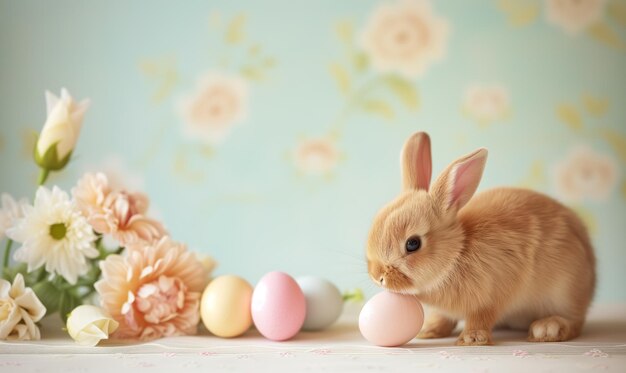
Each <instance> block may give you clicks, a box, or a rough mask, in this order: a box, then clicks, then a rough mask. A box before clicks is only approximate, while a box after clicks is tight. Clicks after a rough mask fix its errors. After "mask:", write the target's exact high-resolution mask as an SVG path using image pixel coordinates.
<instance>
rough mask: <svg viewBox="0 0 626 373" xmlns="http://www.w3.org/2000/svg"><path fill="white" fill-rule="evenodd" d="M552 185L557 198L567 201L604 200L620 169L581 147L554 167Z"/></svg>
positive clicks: (610, 190)
mask: <svg viewBox="0 0 626 373" xmlns="http://www.w3.org/2000/svg"><path fill="white" fill-rule="evenodd" d="M554 175H555V185H556V189H557V192H558V194H559V196H561V197H563V198H564V199H566V200H570V201H581V200H585V199H591V200H596V201H602V200H606V199H607V198H608V197H609V196H610V194H611V192H612V191H613V190H614V189H615V186H616V184H617V181H618V179H619V167H618V165H617V162H616V161H615V160H614V159H613V158H612V157H610V156H608V155H605V154H599V153H596V152H595V151H593V150H592V149H591V148H589V147H586V146H581V147H578V148H575V149H573V150H572V151H571V152H570V154H569V155H568V156H567V157H566V158H565V159H563V160H562V161H561V162H559V163H558V164H557V165H556V167H555V173H554Z"/></svg>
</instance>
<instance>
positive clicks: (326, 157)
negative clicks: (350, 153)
mask: <svg viewBox="0 0 626 373" xmlns="http://www.w3.org/2000/svg"><path fill="white" fill-rule="evenodd" d="M340 159H341V153H340V152H339V150H338V149H337V146H336V145H335V142H334V141H333V140H332V139H330V138H325V137H321V138H306V139H302V140H301V141H300V142H299V143H298V145H297V147H296V149H295V151H294V153H293V161H294V163H295V166H296V167H297V168H298V170H300V171H302V172H304V173H307V174H313V175H320V174H328V173H330V172H331V171H332V170H333V169H335V167H337V164H338V163H339V160H340Z"/></svg>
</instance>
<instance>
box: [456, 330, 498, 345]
mask: <svg viewBox="0 0 626 373" xmlns="http://www.w3.org/2000/svg"><path fill="white" fill-rule="evenodd" d="M492 344H493V343H492V342H491V332H490V331H488V330H464V331H463V332H462V333H461V335H459V338H458V339H457V340H456V345H457V346H486V345H492Z"/></svg>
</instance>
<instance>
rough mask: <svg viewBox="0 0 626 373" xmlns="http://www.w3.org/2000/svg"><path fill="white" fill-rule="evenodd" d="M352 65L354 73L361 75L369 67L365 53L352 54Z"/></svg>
mask: <svg viewBox="0 0 626 373" xmlns="http://www.w3.org/2000/svg"><path fill="white" fill-rule="evenodd" d="M352 65H353V66H354V70H355V71H356V72H359V73H362V72H363V71H365V70H366V69H367V67H368V66H369V58H368V57H367V54H365V52H355V53H354V54H352Z"/></svg>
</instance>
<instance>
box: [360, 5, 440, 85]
mask: <svg viewBox="0 0 626 373" xmlns="http://www.w3.org/2000/svg"><path fill="white" fill-rule="evenodd" d="M447 38H448V24H447V22H446V21H445V20H443V19H442V18H439V17H438V16H436V15H435V14H434V13H433V10H432V7H431V4H430V2H427V1H420V0H402V1H398V2H396V3H384V4H382V5H380V6H379V7H378V8H377V9H376V10H375V11H374V13H373V14H372V16H371V18H370V20H369V23H368V24H367V26H366V28H365V31H364V33H363V35H362V44H363V48H364V50H365V52H366V53H367V54H368V56H369V58H370V60H371V62H372V65H373V67H374V68H375V69H376V70H378V71H381V72H399V73H401V74H404V75H406V76H408V77H415V76H420V75H422V74H423V73H424V72H425V71H426V69H427V68H428V67H429V66H430V65H431V64H432V63H433V62H436V61H439V60H441V59H442V58H443V56H444V54H445V46H446V39H447Z"/></svg>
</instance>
